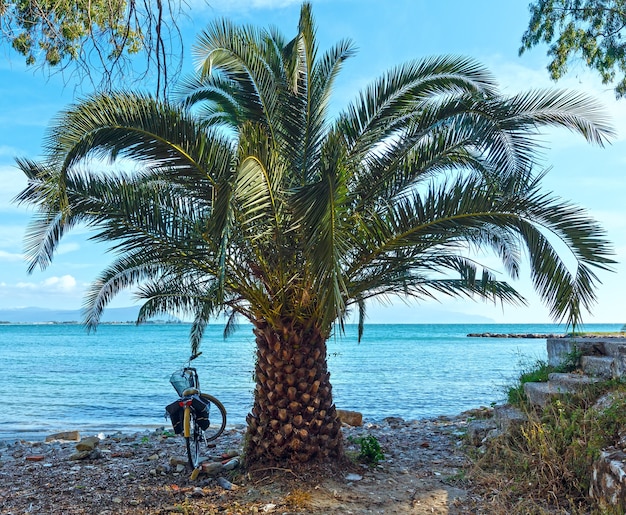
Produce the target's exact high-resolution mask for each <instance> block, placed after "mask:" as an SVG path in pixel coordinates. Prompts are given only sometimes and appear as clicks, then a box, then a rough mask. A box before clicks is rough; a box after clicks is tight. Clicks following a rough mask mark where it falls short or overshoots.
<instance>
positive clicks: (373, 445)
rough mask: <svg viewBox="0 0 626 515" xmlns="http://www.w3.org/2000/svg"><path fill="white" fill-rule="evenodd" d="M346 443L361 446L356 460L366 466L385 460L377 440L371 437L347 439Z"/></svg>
mask: <svg viewBox="0 0 626 515" xmlns="http://www.w3.org/2000/svg"><path fill="white" fill-rule="evenodd" d="M348 441H350V442H352V443H356V444H358V445H360V446H361V450H360V452H359V456H358V458H359V459H360V460H361V461H363V462H365V463H367V464H368V465H376V464H377V463H378V462H379V461H382V460H384V459H385V455H384V454H383V451H382V449H381V448H380V444H379V443H378V440H377V438H376V437H375V436H373V435H367V436H360V437H358V438H354V437H352V436H351V437H349V438H348Z"/></svg>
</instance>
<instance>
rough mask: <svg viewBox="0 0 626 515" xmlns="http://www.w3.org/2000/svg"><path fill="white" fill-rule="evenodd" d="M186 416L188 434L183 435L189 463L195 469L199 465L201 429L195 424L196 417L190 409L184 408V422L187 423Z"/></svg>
mask: <svg viewBox="0 0 626 515" xmlns="http://www.w3.org/2000/svg"><path fill="white" fill-rule="evenodd" d="M187 412H189V414H187ZM187 417H189V422H188V424H189V436H185V446H186V447H187V458H188V460H189V465H191V468H192V469H194V470H195V469H197V468H198V467H199V466H200V446H201V444H202V440H203V436H202V429H201V428H200V426H199V425H198V424H197V422H196V417H195V416H194V414H193V413H191V410H190V409H187V410H185V423H187Z"/></svg>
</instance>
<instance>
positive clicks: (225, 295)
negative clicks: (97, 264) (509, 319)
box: [17, 3, 613, 460]
mask: <svg viewBox="0 0 626 515" xmlns="http://www.w3.org/2000/svg"><path fill="white" fill-rule="evenodd" d="M315 34H316V27H315V25H314V23H313V16H312V9H311V5H310V4H308V3H305V4H303V6H302V9H301V13H300V20H299V23H298V26H297V30H296V31H295V34H294V36H293V37H292V38H286V37H284V36H282V35H281V34H279V33H278V32H277V31H276V30H275V29H263V28H255V27H249V26H237V25H235V24H233V23H232V22H230V21H229V20H216V21H215V22H213V23H212V24H210V25H209V26H208V27H207V28H206V30H205V31H203V33H202V34H201V35H200V37H199V40H198V44H197V45H196V57H197V60H198V62H199V65H200V66H199V69H198V72H197V74H195V75H194V76H192V77H189V78H188V79H187V80H185V81H184V82H183V83H182V84H181V87H180V88H181V89H180V91H178V97H177V99H176V101H162V100H159V99H157V98H154V97H152V96H149V95H146V94H140V93H132V92H128V91H125V92H123V93H115V94H98V95H93V96H91V97H89V98H87V99H84V100H82V101H81V102H80V103H78V104H77V105H73V106H70V107H69V108H68V109H66V110H65V111H64V112H63V113H61V114H60V115H59V116H58V117H57V118H56V119H55V123H54V125H53V126H52V127H51V129H50V131H49V133H48V135H47V138H46V140H45V141H46V144H45V147H44V151H43V154H44V158H43V159H42V160H41V161H40V162H35V161H32V160H27V159H21V160H19V161H18V165H19V166H20V168H21V169H22V171H23V172H24V173H25V174H26V176H27V178H28V185H27V186H26V188H25V189H24V190H23V191H22V192H21V193H20V194H19V195H18V197H17V201H18V202H20V203H23V204H28V205H30V206H31V207H33V208H34V212H35V215H34V216H33V221H32V224H31V225H30V226H29V229H28V232H27V234H26V238H25V241H26V255H27V259H28V263H29V270H30V271H32V270H34V269H35V268H36V267H41V268H46V267H47V266H48V265H49V264H50V263H51V261H52V259H53V256H54V255H55V251H56V250H57V249H58V246H59V245H60V242H61V240H62V238H63V236H64V235H66V234H67V233H68V232H69V231H70V230H71V229H72V228H74V227H76V226H81V227H89V228H90V230H92V231H93V238H94V239H95V240H97V241H100V242H103V243H104V244H106V245H108V246H109V247H110V248H111V250H113V252H112V253H111V256H113V257H112V262H111V264H110V265H109V266H108V267H107V268H106V269H105V270H103V271H102V273H101V274H100V275H99V277H97V278H96V280H95V281H94V283H93V285H92V287H91V288H90V290H89V292H88V294H87V298H86V299H85V314H86V315H85V322H86V324H87V325H88V326H89V327H90V328H95V326H96V325H97V324H98V323H99V321H100V318H101V316H102V312H103V310H104V309H105V307H106V306H107V305H108V304H109V303H110V302H111V300H112V299H113V298H114V297H115V296H116V295H117V294H118V293H119V292H121V291H123V290H127V289H133V290H134V293H135V294H136V298H137V299H138V300H139V301H141V302H142V303H143V304H142V308H141V311H140V314H139V319H138V322H142V321H145V320H147V319H149V318H150V317H153V316H157V315H162V314H166V313H176V314H177V315H183V316H189V317H190V318H192V319H193V324H192V326H191V331H190V341H191V345H192V352H196V351H197V348H198V346H199V345H200V342H201V340H202V336H203V334H204V331H205V328H206V325H207V324H208V322H209V320H210V319H212V318H213V319H214V318H215V317H219V316H221V315H226V316H227V317H228V323H227V328H231V327H233V326H234V320H235V318H236V317H244V318H246V319H248V320H249V321H251V322H252V323H253V324H254V327H255V331H269V332H270V333H272V338H276V341H277V344H276V346H272V348H271V349H270V350H269V351H268V352H269V353H270V354H269V355H268V357H267V361H268V362H272V361H276V362H277V363H278V362H282V360H283V359H285V358H284V357H283V356H284V355H285V353H288V351H289V350H290V349H288V348H287V347H289V346H290V345H294V346H296V345H299V344H302V345H305V344H306V341H303V340H302V338H303V337H304V338H308V337H309V336H310V337H311V338H312V340H313V341H315V340H316V339H321V340H322V341H323V340H324V339H327V338H329V337H330V335H331V334H332V331H333V328H335V327H337V328H342V327H343V324H344V323H345V322H346V321H347V320H348V319H349V317H350V316H351V315H352V311H353V310H356V311H358V320H359V335H360V334H362V330H363V324H364V320H365V309H366V302H370V301H372V300H373V299H376V298H377V299H381V300H385V299H388V298H389V297H392V296H396V295H397V296H402V297H404V298H406V297H409V298H414V299H429V298H432V297H437V296H439V295H447V296H450V297H458V298H468V297H469V298H480V299H485V300H489V301H498V302H502V303H511V304H520V303H524V299H523V297H522V296H521V294H520V293H518V292H517V291H516V290H515V288H514V287H513V286H511V285H510V284H509V283H508V282H507V281H506V280H505V279H506V278H503V277H500V276H499V275H496V273H495V272H493V271H492V270H493V267H492V266H490V265H489V266H487V265H485V266H483V265H482V264H481V257H482V256H485V255H490V256H496V257H497V258H498V259H499V260H500V261H501V262H502V264H503V267H502V268H503V270H504V271H505V272H506V273H507V274H508V276H509V277H511V278H517V277H518V276H519V273H520V270H522V269H523V267H522V260H523V259H524V257H525V256H528V258H529V268H530V275H531V278H532V280H533V283H534V286H535V288H536V290H537V292H538V295H539V296H540V297H541V298H542V299H543V300H544V302H545V303H546V305H547V307H548V309H549V311H550V313H551V314H552V316H553V317H554V318H555V319H559V320H562V319H565V320H566V321H567V323H569V324H570V325H572V326H577V325H578V323H579V322H580V317H581V314H582V313H583V312H584V311H585V310H586V309H589V307H590V306H591V305H592V304H593V303H594V301H595V286H596V284H597V282H598V277H597V276H596V272H597V271H598V270H610V269H611V266H612V264H613V259H612V254H613V251H612V248H611V246H610V243H609V242H608V241H607V240H606V239H605V236H604V231H603V230H602V228H601V227H600V226H599V225H598V224H597V223H596V222H595V221H594V220H592V219H590V218H588V216H587V215H586V214H585V212H584V211H583V210H582V209H580V208H579V207H577V206H575V205H573V204H571V203H569V202H567V201H564V200H562V199H561V198H559V197H558V195H556V194H552V193H551V192H547V191H545V190H543V189H542V187H541V180H542V178H543V173H542V172H538V173H536V172H535V170H536V169H538V168H539V167H540V163H541V161H542V157H543V156H542V155H541V148H542V147H543V146H544V143H545V142H544V141H542V140H541V139H539V137H538V133H539V131H541V130H542V129H543V128H545V127H561V128H566V129H569V130H572V131H574V132H576V133H578V134H579V135H581V136H582V137H584V138H585V139H586V140H587V141H588V142H591V143H596V144H599V145H603V144H604V143H606V142H607V141H608V140H609V139H610V138H611V136H612V134H613V131H612V129H611V127H610V126H609V124H608V123H607V121H606V118H605V117H604V114H603V113H602V110H601V109H600V107H599V105H598V104H597V103H596V102H595V101H594V100H593V99H591V98H589V97H587V96H585V95H583V94H574V93H570V92H566V91H553V90H531V91H528V92H522V93H519V94H516V95H513V96H509V95H505V94H503V93H502V92H500V91H499V90H498V87H497V84H496V82H495V80H494V78H493V77H492V75H491V74H490V73H489V72H488V70H486V69H485V68H484V67H483V66H481V65H480V64H478V63H476V62H475V61H473V60H472V59H468V58H463V57H454V56H437V57H431V58H428V59H423V60H415V61H409V62H407V63H405V64H402V65H398V66H395V67H394V68H392V69H390V70H389V71H387V72H386V73H384V74H383V75H382V76H381V77H379V78H378V79H376V80H374V81H373V82H372V84H371V85H369V86H368V87H367V88H365V89H364V90H363V91H362V92H361V93H360V94H359V95H357V96H356V98H355V100H354V101H352V102H351V103H348V104H347V105H346V106H345V108H344V109H343V110H342V111H341V112H340V114H339V115H337V116H333V112H332V111H331V110H330V105H331V104H332V102H331V96H332V92H333V88H334V84H335V80H336V78H337V76H338V74H339V73H340V71H341V69H342V67H343V64H344V62H345V61H346V60H347V59H349V58H350V57H352V56H353V55H354V52H355V50H354V45H353V44H352V42H350V41H340V42H338V43H337V44H336V45H334V46H332V47H331V48H329V49H328V50H326V51H325V52H322V51H321V50H320V49H318V47H317V42H316V38H315ZM94 157H96V158H98V159H95V160H94V159H93V158H94ZM119 159H125V160H129V161H132V162H133V163H134V164H136V167H135V168H133V171H120V170H119V168H118V161H117V160H119ZM121 168H123V169H124V168H125V169H126V170H128V169H129V167H125V166H122V167H121ZM554 242H558V247H554V246H553V243H554ZM557 248H558V249H559V250H558V251H557ZM489 263H491V262H489ZM301 335H304V336H303V337H302V336H301ZM270 358H271V360H270ZM315 359H317V358H315ZM320 359H324V360H325V359H326V356H325V355H323V358H320ZM298 366H300V365H298ZM307 366H308V365H307ZM310 377H311V376H309V379H307V380H310V381H312V380H311V379H310ZM256 379H257V381H261V377H260V376H259V374H257V377H256ZM298 381H299V380H298ZM296 386H297V387H298V388H300V389H302V391H305V390H306V391H310V390H313V388H311V389H305V388H304V386H302V387H301V386H300V383H299V382H298V383H296ZM305 386H306V385H305ZM294 388H295V386H294ZM261 389H262V388H261V387H260V385H259V386H258V387H257V390H256V391H260V390H261ZM314 389H315V390H316V391H318V390H317V386H315V387H314ZM324 390H325V391H324V392H322V389H320V390H319V392H320V393H319V395H322V398H323V399H324V400H323V402H321V403H319V404H318V405H317V406H318V408H315V409H318V413H317V414H316V415H319V418H315V417H313V418H311V417H310V416H309V414H308V413H307V414H306V417H302V414H298V415H296V414H294V415H293V416H294V417H296V416H297V417H298V419H300V418H303V419H306V420H322V419H323V418H324V417H325V416H326V417H328V413H330V410H329V409H328V408H329V407H330V406H332V399H331V394H330V393H329V392H330V388H325V389H324ZM264 391H267V390H264ZM285 393H286V392H283V394H285ZM324 403H326V406H327V407H326V408H324V405H325V404H324ZM271 405H272V404H271V403H264V404H263V406H266V407H267V408H265V407H263V408H261V407H259V410H258V411H259V413H255V414H254V416H255V417H258V420H267V421H269V420H272V419H275V414H274V413H271V412H270V411H269V407H270V406H271ZM263 409H268V412H263ZM281 411H282V410H281ZM322 411H324V412H325V413H326V415H323V414H321V412H322ZM283 414H284V413H283ZM289 416H291V415H289ZM283 418H284V417H283ZM301 423H302V422H301V421H300V420H298V424H294V425H295V427H300V424H301ZM310 429H311V431H313V430H316V429H315V428H313V427H311V428H310ZM292 430H293V427H292ZM306 433H307V430H303V431H302V434H306ZM268 434H269V432H268ZM320 441H321V440H320ZM320 445H321V444H320ZM372 447H373V444H372ZM294 449H295V448H294ZM372 450H373V455H372V456H373V457H376V452H377V451H376V449H375V448H373V449H372ZM314 451H315V449H312V454H311V455H313V453H314ZM294 452H296V451H294ZM284 459H285V460H288V457H285V458H284Z"/></svg>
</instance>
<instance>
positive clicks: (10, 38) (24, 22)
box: [0, 0, 188, 93]
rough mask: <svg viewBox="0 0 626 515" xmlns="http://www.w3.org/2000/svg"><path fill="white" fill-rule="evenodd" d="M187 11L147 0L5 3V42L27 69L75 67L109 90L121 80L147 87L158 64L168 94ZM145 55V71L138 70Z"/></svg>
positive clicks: (0, 5)
mask: <svg viewBox="0 0 626 515" xmlns="http://www.w3.org/2000/svg"><path fill="white" fill-rule="evenodd" d="M187 8H188V7H187V6H186V4H185V3H184V2H179V1H178V0H172V1H166V2H159V3H158V4H157V5H156V6H155V5H152V3H151V2H148V1H147V0H146V1H143V2H142V1H137V0H88V1H87V0H79V1H74V0H3V1H0V38H1V39H3V40H4V41H5V42H7V43H8V44H10V45H11V47H12V48H13V49H14V50H15V51H16V52H17V53H18V54H20V55H22V56H23V57H24V58H25V61H26V64H27V65H28V66H38V67H41V68H47V69H48V70H65V69H67V68H68V67H70V66H71V67H73V69H74V71H75V72H76V73H77V74H78V77H79V78H85V77H86V78H90V79H92V82H94V81H96V82H98V81H99V86H100V87H101V88H105V89H110V88H111V87H112V85H113V83H114V82H115V80H116V79H118V80H119V79H126V81H128V80H136V79H138V78H139V77H140V78H141V79H142V80H143V81H144V83H145V76H146V72H147V70H148V69H149V67H150V65H153V66H155V68H156V69H157V73H158V75H159V78H158V81H159V87H158V88H157V92H158V93H164V92H165V87H166V84H165V83H166V82H167V66H168V64H174V63H175V62H176V61H175V60H174V61H172V55H173V54H176V55H179V56H180V55H182V38H181V37H180V33H179V32H178V29H177V24H176V23H177V22H176V19H177V17H178V16H180V14H181V13H182V12H183V11H184V10H186V9H187ZM176 46H178V47H179V48H176ZM173 48H176V52H173V51H172V49H173ZM140 53H141V54H142V57H143V58H144V63H145V66H146V69H143V70H134V66H135V65H136V64H137V62H138V59H137V54H140ZM181 59H182V58H181ZM170 61H172V63H170ZM175 68H176V67H175ZM179 68H180V64H178V67H177V68H176V71H178V69H179ZM134 73H137V74H138V75H137V76H134V75H133V74H134Z"/></svg>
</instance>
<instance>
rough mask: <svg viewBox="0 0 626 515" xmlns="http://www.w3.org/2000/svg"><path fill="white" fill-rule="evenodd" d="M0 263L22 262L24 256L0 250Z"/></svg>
mask: <svg viewBox="0 0 626 515" xmlns="http://www.w3.org/2000/svg"><path fill="white" fill-rule="evenodd" d="M0 261H24V255H23V254H16V253H14V252H6V251H4V250H0Z"/></svg>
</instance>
